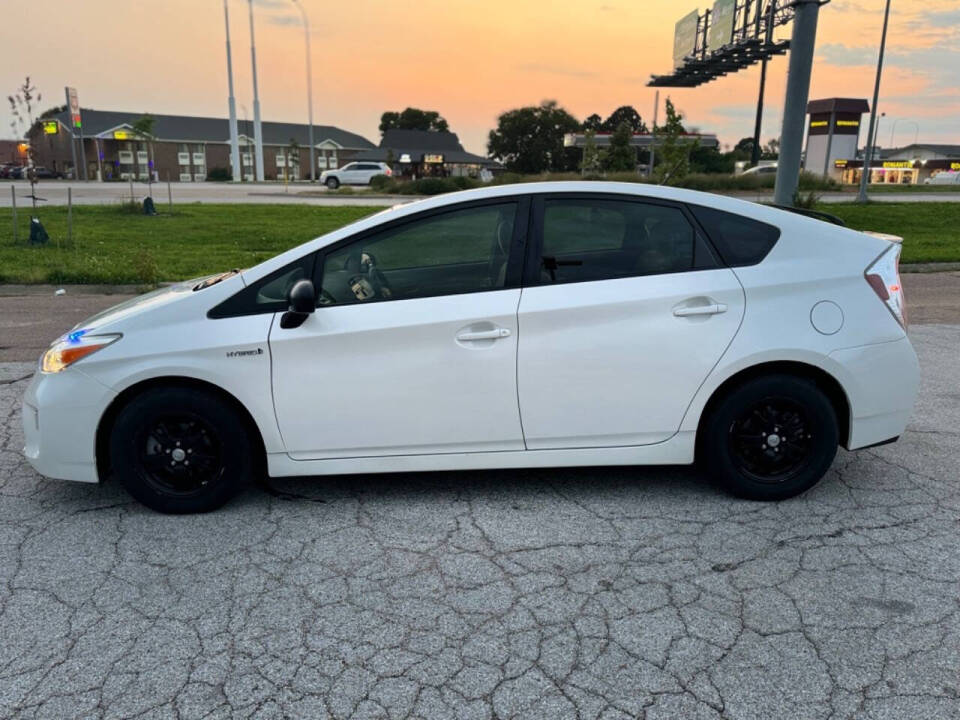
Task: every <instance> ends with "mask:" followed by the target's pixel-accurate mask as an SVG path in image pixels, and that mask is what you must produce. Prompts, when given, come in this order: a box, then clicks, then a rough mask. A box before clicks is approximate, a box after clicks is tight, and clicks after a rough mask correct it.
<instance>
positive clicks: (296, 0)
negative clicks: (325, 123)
mask: <svg viewBox="0 0 960 720" xmlns="http://www.w3.org/2000/svg"><path fill="white" fill-rule="evenodd" d="M293 4H294V5H296V6H297V9H298V10H300V14H301V15H302V16H303V33H304V35H305V36H306V40H307V117H308V118H309V120H308V122H309V123H310V125H309V128H310V130H309V134H310V182H316V181H317V160H316V157H315V155H316V148H314V146H313V71H312V70H311V67H310V66H311V65H312V63H311V61H310V21H309V20H308V19H307V11H306V10H304V9H303V5H301V4H300V0H293Z"/></svg>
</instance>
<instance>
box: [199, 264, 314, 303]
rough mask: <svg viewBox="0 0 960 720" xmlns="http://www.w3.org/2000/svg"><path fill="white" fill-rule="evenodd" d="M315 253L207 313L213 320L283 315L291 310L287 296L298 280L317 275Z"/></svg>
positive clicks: (258, 282) (275, 272)
mask: <svg viewBox="0 0 960 720" xmlns="http://www.w3.org/2000/svg"><path fill="white" fill-rule="evenodd" d="M315 258H316V254H315V253H310V254H309V255H306V256H305V257H302V258H300V259H299V260H296V261H295V262H292V263H290V264H289V265H286V266H284V267H282V268H280V269H279V270H275V271H274V272H272V273H270V274H269V275H267V276H266V277H265V278H263V279H262V280H258V281H257V282H255V283H254V284H252V285H250V286H249V287H246V288H244V289H243V290H241V291H240V292H238V293H236V294H235V295H232V296H230V297H229V298H227V299H226V300H224V301H223V302H222V303H220V304H219V305H217V306H216V307H215V308H213V309H211V310H210V312H209V313H207V316H208V317H211V318H214V319H216V318H225V317H236V316H238V315H257V314H259V313H264V312H281V311H283V310H286V309H287V305H288V303H287V293H288V292H290V288H291V287H293V284H294V283H295V282H297V280H303V279H304V278H309V277H310V276H311V275H312V274H313V262H314V259H315Z"/></svg>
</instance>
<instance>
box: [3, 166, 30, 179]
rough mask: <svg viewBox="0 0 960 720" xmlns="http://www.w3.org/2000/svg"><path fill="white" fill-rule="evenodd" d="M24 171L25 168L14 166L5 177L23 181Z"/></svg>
mask: <svg viewBox="0 0 960 720" xmlns="http://www.w3.org/2000/svg"><path fill="white" fill-rule="evenodd" d="M26 169H27V168H26V167H24V166H23V165H16V166H14V167H12V168H10V171H9V173H8V174H7V177H8V178H9V179H11V180H23V178H24V177H25V176H24V174H23V173H24V171H25V170H26Z"/></svg>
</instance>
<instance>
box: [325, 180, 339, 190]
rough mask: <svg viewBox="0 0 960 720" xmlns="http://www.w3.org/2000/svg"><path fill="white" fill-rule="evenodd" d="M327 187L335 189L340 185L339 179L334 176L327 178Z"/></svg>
mask: <svg viewBox="0 0 960 720" xmlns="http://www.w3.org/2000/svg"><path fill="white" fill-rule="evenodd" d="M327 187H328V188H330V189H331V190H336V189H337V188H338V187H340V181H339V180H337V179H336V178H335V177H332V178H327Z"/></svg>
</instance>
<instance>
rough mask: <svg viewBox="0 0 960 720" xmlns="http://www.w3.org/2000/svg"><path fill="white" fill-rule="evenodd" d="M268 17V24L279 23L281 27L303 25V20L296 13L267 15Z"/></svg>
mask: <svg viewBox="0 0 960 720" xmlns="http://www.w3.org/2000/svg"><path fill="white" fill-rule="evenodd" d="M266 19H267V24H268V25H278V26H280V27H300V26H301V25H303V20H301V19H300V18H299V17H297V16H296V15H267V18H266Z"/></svg>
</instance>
